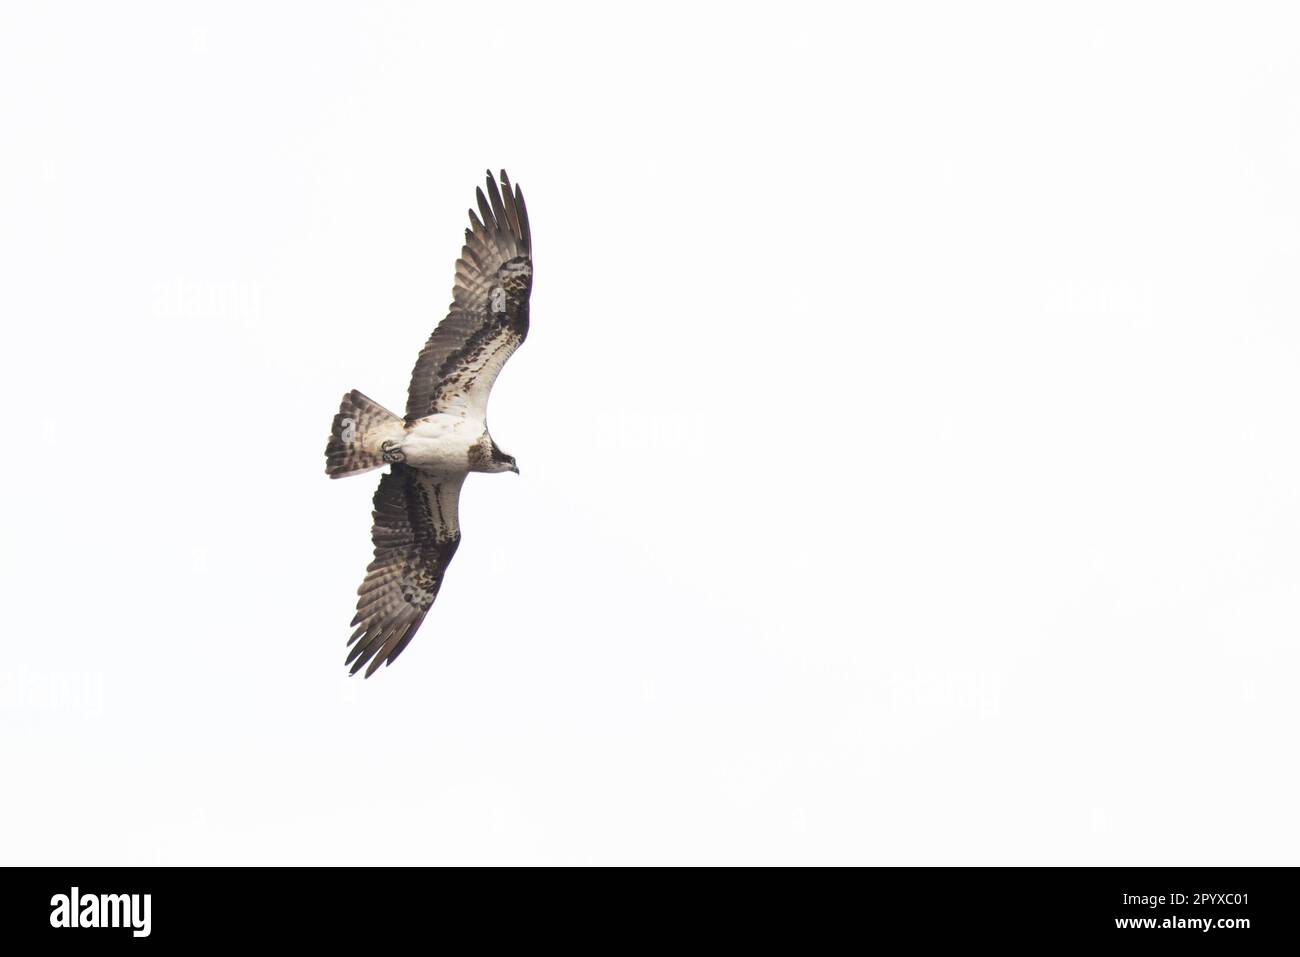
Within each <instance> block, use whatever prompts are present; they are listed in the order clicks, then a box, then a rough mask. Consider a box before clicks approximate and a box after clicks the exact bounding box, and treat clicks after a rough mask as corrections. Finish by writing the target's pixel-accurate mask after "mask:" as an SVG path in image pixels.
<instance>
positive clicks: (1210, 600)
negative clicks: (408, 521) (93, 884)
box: [0, 2, 1300, 864]
mask: <svg viewBox="0 0 1300 957" xmlns="http://www.w3.org/2000/svg"><path fill="white" fill-rule="evenodd" d="M1292 9H1293V8H1292ZM1297 27H1300V21H1298V20H1297V15H1296V14H1295V13H1293V12H1291V9H1289V8H1288V6H1287V5H1285V4H1278V5H1275V6H1273V5H1253V4H1252V5H1244V6H1243V5H1240V4H1227V3H1224V4H1183V3H1179V4H1174V3H1170V4H1131V3H1123V4H1095V3H1094V4H1078V5H1069V6H1067V5H1063V4H1052V5H1050V9H1047V8H1045V6H1044V5H1041V4H1032V3H1025V4H994V5H988V4H984V5H980V9H978V10H976V9H974V8H973V7H972V5H968V4H901V3H900V4H887V5H881V4H857V5H853V6H852V8H850V6H849V5H847V4H845V5H843V6H840V5H827V4H819V3H810V2H801V3H797V4H787V5H776V6H768V5H763V4H756V3H745V4H741V5H735V6H724V5H717V6H710V5H704V4H699V3H689V4H682V5H677V4H672V3H662V4H656V5H654V6H645V7H642V8H640V9H639V10H638V11H635V12H632V11H628V10H618V9H615V8H613V7H611V6H609V5H591V6H588V5H569V6H563V5H556V4H539V3H519V4H516V3H495V4H492V5H491V6H490V7H488V6H484V5H481V4H480V5H472V4H461V5H459V6H457V5H441V4H440V5H433V4H428V5H416V4H392V3H376V4H364V5H363V4H360V3H355V4H263V3H256V4H254V3H247V4H222V5H202V6H200V5H183V6H182V5H176V4H164V3H158V4H113V5H111V6H110V5H103V4H84V5H72V4H61V5H36V4H6V5H5V6H4V7H3V9H2V11H0V316H2V317H3V324H4V325H3V333H2V335H3V347H2V348H0V376H2V377H3V382H4V384H5V388H6V392H7V394H8V401H9V404H8V408H9V413H8V415H9V435H10V441H9V443H8V449H7V454H6V463H7V465H6V469H5V470H4V472H3V474H2V475H0V501H2V502H3V505H0V575H2V581H3V588H4V607H5V610H6V627H5V634H6V635H7V640H6V642H5V652H4V655H3V660H2V661H0V768H2V771H0V773H2V774H3V777H4V779H5V781H6V782H7V786H6V787H5V788H4V794H3V796H2V797H0V820H3V824H0V863H6V864H74V863H75V864H146V863H180V864H202V863H573V864H578V863H863V864H938V863H946V864H1013V863H1014V864H1030V863H1036V864H1193V863H1195V864H1282V863H1289V864H1294V863H1295V862H1296V860H1297V852H1298V851H1300V826H1298V825H1297V818H1296V815H1295V808H1296V806H1297V803H1298V802H1300V794H1298V793H1297V791H1298V790H1300V776H1298V772H1297V767H1296V761H1295V742H1296V729H1297V720H1298V719H1300V703H1298V700H1300V699H1298V698H1297V694H1296V685H1297V668H1298V667H1300V653H1298V652H1297V648H1296V642H1297V636H1298V633H1300V453H1298V451H1297V449H1298V447H1300V446H1298V441H1300V429H1298V428H1297V424H1296V423H1297V416H1298V415H1300V376H1297V360H1298V359H1300V354H1298V353H1300V329H1298V328H1297V317H1298V315H1300V290H1298V287H1297V263H1298V262H1300V64H1298V63H1297V60H1296V57H1295V38H1296V36H1297ZM487 166H492V167H493V168H494V169H496V168H500V167H502V166H504V167H505V168H506V169H507V170H508V171H509V172H510V174H511V175H512V178H514V179H516V180H517V181H518V182H519V183H521V184H522V185H523V188H524V191H525V193H526V195H527V197H528V205H529V210H530V213H531V217H532V222H533V235H534V240H535V253H536V268H537V279H536V284H535V287H534V293H533V301H532V331H531V334H530V337H529V340H528V343H527V344H526V345H525V347H524V348H523V349H522V350H521V351H520V352H519V354H518V355H517V356H516V357H515V358H514V359H513V360H512V361H511V362H510V364H509V365H508V367H507V368H506V370H505V372H504V374H503V375H502V377H501V379H500V381H499V382H498V385H497V388H496V390H495V392H494V394H493V398H492V409H491V422H492V431H493V434H494V436H495V437H496V439H497V441H498V442H499V443H500V445H501V446H502V447H503V448H504V449H505V450H506V451H508V452H510V453H513V454H514V455H516V456H517V457H518V459H519V463H520V466H521V469H522V475H521V476H520V477H515V476H513V475H508V474H507V475H490V476H475V477H472V478H471V479H470V481H469V482H468V483H467V488H466V491H465V495H464V498H463V500H462V515H461V523H462V526H463V529H464V541H463V543H462V545H461V548H460V551H459V553H458V554H457V556H456V559H455V562H454V563H453V564H452V566H451V569H450V572H449V574H448V576H447V580H446V584H445V587H444V589H443V591H442V594H441V596H440V597H439V599H438V602H437V604H436V606H435V608H434V609H433V611H432V613H431V614H430V616H429V618H428V619H427V621H426V622H425V624H424V627H423V629H422V630H421V632H420V634H419V636H418V637H417V639H416V640H415V641H414V642H413V643H412V644H411V646H410V648H409V649H407V651H406V652H405V654H404V655H403V656H402V658H401V659H400V660H399V661H398V662H397V663H396V665H394V666H393V667H392V668H387V669H384V670H383V671H381V672H380V673H379V674H378V675H376V676H375V677H374V678H372V679H371V680H369V681H367V682H363V681H361V680H360V679H349V678H348V677H347V675H346V670H345V669H344V667H343V658H344V655H345V651H346V648H345V640H346V638H347V636H348V634H349V633H350V631H349V629H348V627H347V623H348V621H349V620H350V618H351V617H352V613H353V605H354V602H355V589H356V587H357V584H358V583H359V582H360V580H361V577H362V574H363V571H364V568H365V566H366V564H367V562H368V561H369V560H370V542H369V523H370V498H371V495H372V494H373V490H374V486H375V480H376V476H375V475H367V476H363V477H360V478H353V479H349V480H346V481H339V482H331V481H329V480H327V479H326V477H325V475H324V471H323V470H324V458H323V454H322V452H323V448H324V444H325V439H326V435H327V431H328V427H329V423H330V419H331V417H332V416H333V415H334V413H335V411H336V409H337V406H338V400H339V397H340V396H341V395H342V394H343V393H344V392H345V391H347V390H348V389H350V388H358V389H361V390H362V391H364V392H366V393H367V394H368V395H370V396H372V397H373V398H374V399H376V400H377V401H379V402H381V403H383V404H385V405H387V406H389V407H390V408H393V409H397V410H400V409H401V408H402V407H403V405H404V402H405V390H406V385H407V380H408V375H409V372H410V369H411V366H412V364H413V363H414V360H415V356H416V354H417V352H418V350H419V348H420V346H421V344H422V343H423V341H424V339H425V337H426V336H427V335H428V333H429V331H430V330H431V329H432V327H433V325H434V324H435V323H436V322H437V321H438V320H439V319H440V318H441V317H442V315H443V312H444V310H445V308H446V305H447V303H448V302H449V300H450V293H451V279H452V263H453V261H454V259H455V256H456V254H457V253H458V251H459V247H460V243H461V238H462V230H463V227H464V224H465V218H464V217H465V209H466V207H467V206H468V205H469V204H470V202H471V200H472V198H473V190H474V187H475V186H476V185H478V184H479V183H480V182H481V179H482V175H483V170H484V168H485V167H487Z"/></svg>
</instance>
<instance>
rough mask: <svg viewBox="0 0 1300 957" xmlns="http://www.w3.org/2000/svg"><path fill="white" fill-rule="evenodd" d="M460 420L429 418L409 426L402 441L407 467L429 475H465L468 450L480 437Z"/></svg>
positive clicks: (480, 430)
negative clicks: (462, 473) (423, 471)
mask: <svg viewBox="0 0 1300 957" xmlns="http://www.w3.org/2000/svg"><path fill="white" fill-rule="evenodd" d="M482 431H483V429H482V426H479V427H478V428H475V427H474V423H471V422H469V421H467V420H465V419H462V418H460V417H459V416H450V415H432V416H429V417H428V418H426V419H421V420H420V421H419V422H416V423H415V424H414V425H413V426H411V430H410V431H409V432H408V433H407V434H406V438H405V439H404V440H403V441H402V452H403V454H404V455H405V457H406V458H405V461H406V464H407V465H411V466H414V467H415V468H417V469H425V470H427V471H430V472H466V471H468V470H469V450H470V446H472V445H473V444H474V442H475V441H477V439H478V437H479V435H480V434H481V433H482Z"/></svg>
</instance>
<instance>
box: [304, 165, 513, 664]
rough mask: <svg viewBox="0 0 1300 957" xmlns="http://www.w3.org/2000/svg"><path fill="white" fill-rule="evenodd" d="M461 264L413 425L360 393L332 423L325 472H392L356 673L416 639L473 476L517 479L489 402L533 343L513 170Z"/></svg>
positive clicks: (433, 341) (419, 377) (365, 587)
mask: <svg viewBox="0 0 1300 957" xmlns="http://www.w3.org/2000/svg"><path fill="white" fill-rule="evenodd" d="M469 221H470V225H471V227H472V228H470V229H467V230H465V246H464V248H463V249H462V250H461V253H460V259H458V260H456V286H455V289H454V291H453V296H454V299H453V301H452V304H451V306H450V307H448V309H447V318H445V319H443V320H442V322H440V323H438V328H436V329H434V330H433V334H432V335H431V336H429V341H428V342H426V343H425V344H424V348H423V349H422V350H420V358H419V359H417V360H416V363H415V370H414V371H413V372H412V373H411V388H410V391H409V393H408V395H407V399H406V416H405V418H399V417H398V416H396V415H394V414H393V413H391V412H389V411H388V410H387V409H385V408H384V407H383V406H381V405H379V404H378V403H376V402H373V401H371V400H370V399H368V398H366V397H365V396H364V395H362V394H361V393H360V392H356V391H352V392H349V393H348V394H347V395H345V396H344V397H343V404H342V405H341V406H340V407H339V414H338V415H336V416H335V417H334V425H333V428H332V429H331V431H330V439H329V445H327V446H326V448H325V471H326V473H327V474H328V475H329V477H330V478H342V477H343V476H345V475H356V474H358V473H360V472H368V471H370V470H371V469H377V468H382V467H383V466H384V465H385V464H389V465H391V466H392V468H391V469H390V470H389V472H388V474H387V475H385V476H384V477H383V478H381V479H380V480H379V488H378V490H377V491H376V492H375V511H374V520H375V525H374V528H373V529H372V531H371V538H372V539H373V541H374V544H375V560H374V561H373V562H371V563H370V565H369V567H367V568H366V577H365V580H364V581H363V582H362V583H361V587H360V588H358V589H357V594H358V595H360V596H361V597H360V598H359V599H358V600H357V615H356V617H355V618H353V619H352V624H353V625H355V626H357V630H356V631H355V632H354V633H353V635H352V637H351V638H350V639H348V644H349V645H352V650H351V652H350V653H349V654H348V658H347V663H348V664H351V665H352V671H351V673H352V674H356V673H357V672H358V671H360V670H361V669H362V668H364V667H365V666H366V664H367V662H368V663H369V664H370V667H369V668H366V677H367V678H368V677H370V676H371V675H372V674H374V673H375V670H376V669H377V668H378V667H379V666H380V665H381V664H383V663H385V662H390V663H391V662H392V661H393V659H395V658H396V657H397V656H398V655H400V654H401V653H402V649H403V648H405V647H406V646H407V644H408V643H409V642H410V640H411V639H412V638H414V637H415V632H416V630H417V629H418V628H419V627H420V622H422V621H424V616H425V615H426V614H427V613H428V611H429V606H430V605H432V604H433V600H434V599H435V598H437V597H438V589H439V588H441V587H442V577H443V575H444V574H445V573H446V571H447V565H448V564H449V563H450V562H451V557H452V556H453V555H455V554H456V546H457V545H459V544H460V523H459V521H458V520H457V514H456V512H457V504H458V502H459V500H460V487H461V484H462V483H463V482H464V481H465V476H466V475H468V474H469V473H470V472H515V473H516V474H517V473H518V472H519V467H518V466H517V465H516V464H515V460H514V457H513V456H510V455H506V454H505V453H504V452H502V451H501V449H499V448H498V447H497V444H496V442H494V441H492V436H491V434H490V433H489V432H488V428H487V403H488V394H489V393H490V392H491V391H492V383H493V382H495V381H496V378H497V373H499V372H500V371H501V367H502V366H504V365H505V364H506V360H507V359H509V358H510V356H511V355H512V354H513V353H514V351H515V350H516V349H518V348H519V345H520V343H522V342H523V341H524V337H525V336H527V335H528V294H529V292H530V291H531V290H532V286H533V259H532V239H531V237H530V235H529V232H528V211H527V209H525V208H524V194H523V193H522V192H521V191H520V190H519V187H517V186H516V187H511V185H510V179H509V178H508V177H507V176H506V173H505V170H502V171H501V189H499V190H498V189H497V183H496V180H495V179H493V177H492V171H491V170H489V171H488V174H487V195H486V196H485V195H484V194H483V190H482V189H480V190H478V214H477V215H476V214H475V213H474V210H472V209H471V210H470V211H469Z"/></svg>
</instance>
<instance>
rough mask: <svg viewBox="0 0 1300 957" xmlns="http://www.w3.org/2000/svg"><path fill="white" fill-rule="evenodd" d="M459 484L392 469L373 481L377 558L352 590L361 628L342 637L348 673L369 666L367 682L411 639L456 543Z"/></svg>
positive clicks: (373, 533)
mask: <svg viewBox="0 0 1300 957" xmlns="http://www.w3.org/2000/svg"><path fill="white" fill-rule="evenodd" d="M464 481H465V476H463V475H449V476H442V475H431V474H430V473H428V472H422V471H419V470H418V469H413V468H410V467H409V466H406V465H394V466H393V469H392V471H391V472H389V473H388V474H387V475H385V476H384V477H383V478H382V479H380V480H379V489H378V490H377V491H376V492H375V512H374V518H375V525H374V528H373V529H372V530H371V533H370V535H371V538H372V539H373V541H374V543H375V560H374V561H373V562H371V563H370V565H369V567H368V568H367V569H366V579H365V581H363V582H362V583H361V587H360V588H358V589H357V594H358V595H360V596H361V597H360V598H358V599H357V616H356V617H355V618H353V619H352V624H354V625H359V627H358V628H357V630H356V632H355V633H354V634H353V635H352V637H351V638H349V639H348V644H350V645H353V648H352V651H351V652H349V654H348V660H347V663H348V664H350V665H352V674H356V673H357V672H358V671H360V670H361V669H362V668H363V667H365V665H366V662H370V667H369V668H367V669H366V677H367V678H369V677H370V676H371V675H372V674H374V673H375V670H376V669H377V668H378V667H379V666H380V665H381V664H383V663H384V662H386V661H387V662H392V661H393V660H394V659H395V658H396V657H397V656H398V655H400V654H401V653H402V649H404V648H405V647H406V646H407V644H408V643H409V642H410V640H411V639H412V638H414V637H415V632H416V629H418V628H419V627H420V622H422V621H424V616H425V613H426V612H428V610H429V606H430V605H432V604H433V600H434V599H435V598H437V597H438V589H439V588H441V587H442V576H443V574H444V573H445V572H446V571H447V565H448V563H449V562H450V561H451V557H452V556H453V555H455V554H456V546H457V545H459V544H460V522H459V519H458V517H457V514H456V513H457V508H458V505H459V502H460V487H461V484H462V483H463V482H464Z"/></svg>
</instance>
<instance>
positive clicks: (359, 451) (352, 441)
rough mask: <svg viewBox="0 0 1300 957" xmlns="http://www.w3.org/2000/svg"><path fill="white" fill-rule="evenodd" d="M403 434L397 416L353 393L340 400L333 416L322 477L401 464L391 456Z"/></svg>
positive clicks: (352, 473)
mask: <svg viewBox="0 0 1300 957" xmlns="http://www.w3.org/2000/svg"><path fill="white" fill-rule="evenodd" d="M404 434H405V428H404V426H403V423H402V420H401V419H400V418H399V417H398V416H396V415H393V413H391V412H389V411H388V410H387V409H385V408H384V407H383V406H382V405H380V404H379V403H378V402H375V401H374V400H373V399H368V398H366V397H365V396H364V395H362V394H361V393H360V392H358V391H357V390H356V389H353V390H352V391H351V392H349V393H348V394H347V395H345V396H344V397H343V402H342V404H341V405H340V406H339V413H338V415H336V416H334V425H333V426H332V427H331V428H330V440H329V444H328V445H327V446H325V473H326V474H327V475H329V477H330V478H343V476H345V475H356V474H358V473H360V472H369V471H370V470H371V469H377V468H379V467H380V466H382V465H384V464H385V463H386V462H390V461H400V460H399V459H396V458H394V457H392V456H393V455H394V450H395V449H397V448H398V447H399V446H400V445H401V441H402V436H403V435H404ZM385 443H387V444H388V446H389V447H388V448H387V449H385V448H384V445H385ZM397 454H400V453H397Z"/></svg>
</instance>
